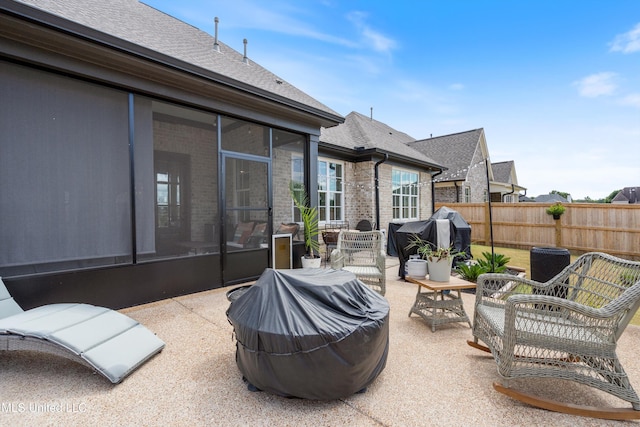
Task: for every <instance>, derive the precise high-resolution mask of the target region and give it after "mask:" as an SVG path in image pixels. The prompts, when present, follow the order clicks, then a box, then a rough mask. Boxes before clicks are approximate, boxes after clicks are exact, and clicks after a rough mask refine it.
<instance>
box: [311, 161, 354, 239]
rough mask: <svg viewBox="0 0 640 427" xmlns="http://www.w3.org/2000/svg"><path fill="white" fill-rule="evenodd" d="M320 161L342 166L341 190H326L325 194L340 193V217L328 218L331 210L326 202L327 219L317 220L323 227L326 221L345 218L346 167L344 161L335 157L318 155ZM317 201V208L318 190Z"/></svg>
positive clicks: (318, 201)
mask: <svg viewBox="0 0 640 427" xmlns="http://www.w3.org/2000/svg"><path fill="white" fill-rule="evenodd" d="M320 162H323V163H327V164H328V163H334V164H336V165H340V166H341V167H342V176H341V179H342V190H341V191H329V190H327V194H330V193H339V194H342V198H341V199H342V205H341V206H340V218H335V219H330V218H331V215H330V214H331V212H330V211H329V209H330V207H329V204H328V203H327V206H325V217H326V218H327V220H324V221H320V222H319V225H320V226H321V227H324V226H325V224H326V223H328V222H331V221H334V222H335V221H344V220H345V213H346V212H345V211H346V209H347V207H346V205H345V194H346V193H345V185H346V183H345V182H346V180H345V173H346V171H347V169H346V165H345V162H342V161H339V160H336V159H331V158H328V157H318V163H320ZM318 170H320V167H319V166H318ZM319 183H320V182H319V180H318V184H319ZM327 200H329V198H327ZM317 203H318V208H319V207H320V191H319V190H318V200H317ZM319 214H320V213H319ZM319 216H321V215H319Z"/></svg>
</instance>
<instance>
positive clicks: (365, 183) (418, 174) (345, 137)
mask: <svg viewBox="0 0 640 427" xmlns="http://www.w3.org/2000/svg"><path fill="white" fill-rule="evenodd" d="M414 140H415V139H414V138H413V137H411V136H409V135H407V134H405V133H403V132H400V131H397V130H395V129H393V128H391V127H390V126H388V125H386V124H384V123H382V122H380V121H377V120H374V119H373V118H372V117H367V116H365V115H363V114H360V113H357V112H351V113H349V114H348V115H347V116H346V117H345V121H344V123H342V124H340V125H338V126H335V127H331V128H323V129H322V133H321V134H320V143H319V147H318V162H319V165H320V166H319V167H318V169H319V170H327V171H331V173H330V174H327V175H325V176H326V178H327V181H326V184H325V185H320V186H319V191H320V197H321V199H326V200H331V203H326V204H324V206H323V207H324V208H325V212H321V218H320V219H321V221H322V223H321V225H322V224H324V223H325V222H330V221H348V222H349V224H350V226H351V228H353V226H354V225H355V224H357V222H358V221H360V220H363V219H366V220H369V221H370V222H372V223H373V224H376V225H377V227H378V228H380V229H386V228H387V226H388V224H389V223H392V222H406V221H412V220H419V219H425V218H429V217H430V216H431V214H432V213H433V198H432V197H431V195H432V190H433V189H432V179H431V178H432V176H433V175H435V174H438V173H440V172H441V171H442V167H441V166H440V165H439V164H438V163H437V162H435V161H434V160H433V159H431V158H429V157H428V156H426V155H424V154H422V153H420V152H418V151H416V150H414V149H413V148H411V147H410V146H409V145H408V144H407V143H409V142H412V141H414ZM320 176H323V174H322V173H320ZM322 180H324V177H323V178H322ZM320 181H321V179H320V178H319V184H320ZM323 193H325V194H324V195H323ZM320 205H323V203H320Z"/></svg>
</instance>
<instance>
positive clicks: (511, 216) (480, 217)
mask: <svg viewBox="0 0 640 427" xmlns="http://www.w3.org/2000/svg"><path fill="white" fill-rule="evenodd" d="M441 206H447V207H449V208H450V209H454V210H456V211H458V212H459V213H460V214H461V215H462V217H463V218H464V219H465V220H466V221H467V222H468V223H469V225H471V241H472V242H473V243H478V244H485V245H490V244H491V227H490V224H492V225H493V243H494V245H495V246H502V247H513V248H518V249H530V248H532V247H534V246H537V247H553V246H555V247H562V248H566V249H569V250H570V251H572V252H574V253H576V254H579V253H584V252H593V251H597V252H605V253H609V254H611V255H616V256H620V257H623V258H627V259H633V260H640V205H614V204H608V203H607V204H603V203H566V204H564V206H565V207H566V208H567V210H566V212H565V213H564V215H562V216H561V217H560V219H559V220H554V219H553V217H552V216H551V215H548V214H547V213H546V209H547V207H549V205H548V204H544V203H493V202H492V203H491V218H492V221H491V222H490V221H489V204H488V203H449V204H443V203H436V209H437V208H439V207H441Z"/></svg>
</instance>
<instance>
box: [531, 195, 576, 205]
mask: <svg viewBox="0 0 640 427" xmlns="http://www.w3.org/2000/svg"><path fill="white" fill-rule="evenodd" d="M532 201H533V202H536V203H551V204H553V203H571V196H569V198H568V199H567V198H564V197H562V196H561V195H559V194H556V193H549V194H541V195H539V196H537V197H534V198H533V200H532Z"/></svg>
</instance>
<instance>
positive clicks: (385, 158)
mask: <svg viewBox="0 0 640 427" xmlns="http://www.w3.org/2000/svg"><path fill="white" fill-rule="evenodd" d="M388 159H389V154H388V153H384V158H383V159H382V160H378V161H377V162H376V164H375V166H374V168H373V169H374V180H375V184H376V230H380V185H379V183H378V181H379V179H378V167H379V166H380V165H381V164H383V163H384V162H386V161H387V160H388Z"/></svg>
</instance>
